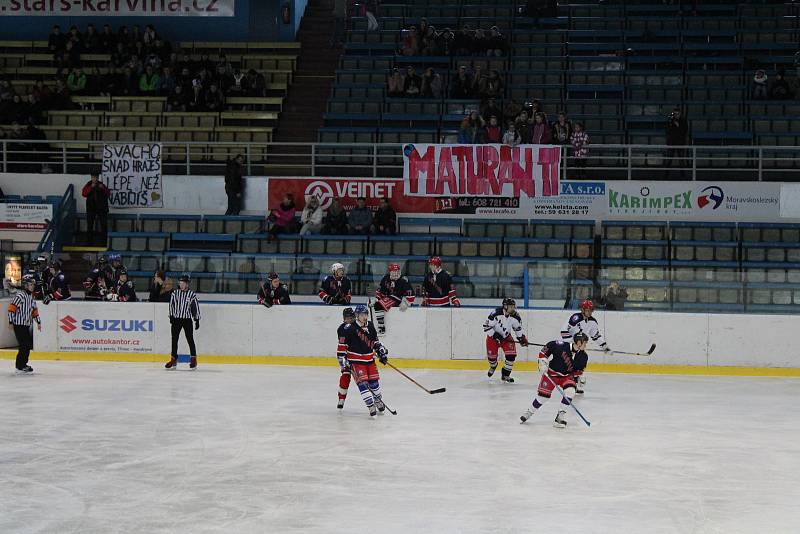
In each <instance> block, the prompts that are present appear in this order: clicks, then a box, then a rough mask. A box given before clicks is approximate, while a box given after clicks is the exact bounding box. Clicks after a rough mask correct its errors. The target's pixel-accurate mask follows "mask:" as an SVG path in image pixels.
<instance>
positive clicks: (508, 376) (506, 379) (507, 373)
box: [500, 369, 514, 384]
mask: <svg viewBox="0 0 800 534" xmlns="http://www.w3.org/2000/svg"><path fill="white" fill-rule="evenodd" d="M500 379H501V380H502V381H503V382H507V383H509V384H513V383H514V379H513V378H511V371H507V370H505V369H503V372H502V376H501V377H500Z"/></svg>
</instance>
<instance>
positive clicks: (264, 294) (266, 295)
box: [256, 273, 292, 308]
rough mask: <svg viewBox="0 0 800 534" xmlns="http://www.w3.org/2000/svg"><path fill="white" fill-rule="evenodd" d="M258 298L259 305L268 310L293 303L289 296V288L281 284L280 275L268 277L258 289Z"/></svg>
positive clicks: (272, 274) (270, 274) (271, 274)
mask: <svg viewBox="0 0 800 534" xmlns="http://www.w3.org/2000/svg"><path fill="white" fill-rule="evenodd" d="M256 298H257V299H258V303H259V304H261V305H262V306H266V307H267V308H271V307H272V306H274V305H276V304H291V303H292V299H291V297H290V296H289V288H287V287H286V285H285V284H281V278H280V277H279V276H278V273H269V275H267V280H266V281H265V282H264V283H263V284H261V287H259V288H258V295H257V296H256Z"/></svg>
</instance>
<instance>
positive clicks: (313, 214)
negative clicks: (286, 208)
mask: <svg viewBox="0 0 800 534" xmlns="http://www.w3.org/2000/svg"><path fill="white" fill-rule="evenodd" d="M324 217H325V210H324V209H322V206H321V205H320V203H319V197H317V196H316V195H313V196H311V197H309V199H308V201H307V202H306V205H305V207H304V208H303V212H302V213H301V214H300V224H302V225H303V226H302V227H301V228H300V235H309V234H318V233H320V232H321V231H322V219H323V218H324Z"/></svg>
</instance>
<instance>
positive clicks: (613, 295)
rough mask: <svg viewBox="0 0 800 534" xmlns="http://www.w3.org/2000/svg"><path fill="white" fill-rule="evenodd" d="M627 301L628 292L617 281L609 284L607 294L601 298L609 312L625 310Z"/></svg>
mask: <svg viewBox="0 0 800 534" xmlns="http://www.w3.org/2000/svg"><path fill="white" fill-rule="evenodd" d="M626 300H628V290H627V289H625V288H624V287H622V286H620V285H619V282H617V281H614V282H611V283H610V284H608V287H607V288H606V290H605V292H604V293H603V295H602V296H601V297H600V302H601V303H602V304H603V305H604V306H605V307H606V309H607V310H615V311H622V310H624V309H625V301H626Z"/></svg>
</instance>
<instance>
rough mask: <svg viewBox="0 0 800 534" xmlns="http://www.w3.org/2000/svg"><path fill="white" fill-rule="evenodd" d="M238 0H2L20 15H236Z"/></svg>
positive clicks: (0, 4) (2, 7) (3, 7)
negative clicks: (235, 8)
mask: <svg viewBox="0 0 800 534" xmlns="http://www.w3.org/2000/svg"><path fill="white" fill-rule="evenodd" d="M234 1H235V0H0V12H2V14H3V15H7V16H17V17H37V16H38V17H233V16H234V15H235V12H234Z"/></svg>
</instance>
